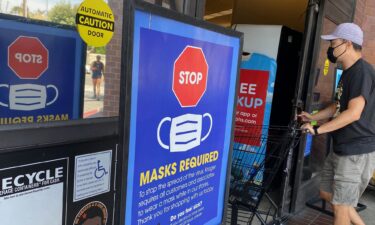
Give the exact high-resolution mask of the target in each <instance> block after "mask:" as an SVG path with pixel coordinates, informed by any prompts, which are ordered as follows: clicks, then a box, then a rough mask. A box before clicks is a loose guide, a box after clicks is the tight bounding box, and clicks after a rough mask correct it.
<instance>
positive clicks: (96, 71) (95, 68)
mask: <svg viewBox="0 0 375 225" xmlns="http://www.w3.org/2000/svg"><path fill="white" fill-rule="evenodd" d="M100 60H101V57H100V55H97V56H96V61H94V62H93V63H92V64H91V71H92V73H91V78H92V85H93V89H94V90H93V91H94V95H93V98H94V99H97V100H98V101H99V100H100V85H101V83H102V78H103V74H104V64H103V62H102V61H100Z"/></svg>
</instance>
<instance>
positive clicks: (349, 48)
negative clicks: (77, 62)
mask: <svg viewBox="0 0 375 225" xmlns="http://www.w3.org/2000/svg"><path fill="white" fill-rule="evenodd" d="M322 39H324V40H327V41H330V47H329V49H328V51H327V56H328V59H329V60H330V61H331V62H332V63H336V62H337V63H340V64H342V66H343V69H344V71H343V74H342V76H341V79H340V81H339V85H338V88H337V93H336V98H335V103H333V104H331V105H330V106H328V107H327V108H325V109H323V110H321V111H320V112H319V113H316V114H314V115H310V114H309V113H306V112H303V113H302V114H301V115H299V116H300V117H302V119H303V121H305V122H310V121H315V120H317V121H320V120H326V119H329V118H333V119H332V120H330V121H329V122H326V123H323V124H322V125H321V126H320V127H319V126H311V125H310V123H306V124H304V125H303V126H302V129H303V130H305V131H306V132H309V133H311V134H313V135H319V134H324V133H331V134H332V138H333V152H330V154H329V155H328V157H327V159H326V162H325V165H324V168H323V170H322V179H321V186H320V196H321V198H322V199H324V200H326V201H328V202H330V203H332V206H333V211H334V215H335V218H334V224H335V225H350V223H353V224H355V225H359V224H361V225H362V224H365V223H364V222H363V220H362V219H361V218H360V216H359V215H358V213H357V212H356V210H355V209H354V207H355V206H357V204H358V200H359V198H360V197H361V195H362V194H363V192H364V191H365V189H366V187H367V185H368V183H369V181H370V179H371V176H372V172H373V171H374V166H375V163H374V162H375V113H374V112H375V91H374V88H375V71H374V69H373V67H372V66H371V65H370V64H369V63H367V62H366V61H365V60H364V59H362V54H361V50H362V43H363V32H362V30H361V28H360V27H359V26H357V25H356V24H353V23H344V24H340V25H339V26H338V27H337V28H336V30H335V31H334V32H333V33H332V34H330V35H323V36H322Z"/></svg>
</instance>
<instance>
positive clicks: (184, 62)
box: [172, 46, 208, 107]
mask: <svg viewBox="0 0 375 225" xmlns="http://www.w3.org/2000/svg"><path fill="white" fill-rule="evenodd" d="M207 76H208V64H207V61H206V57H205V56H204V53H203V51H202V49H201V48H197V47H193V46H186V48H185V49H184V50H183V51H182V53H181V54H180V55H179V56H178V58H177V59H176V61H175V62H174V68H173V84H172V90H173V92H174V94H175V95H176V97H177V100H178V102H179V103H180V105H181V106H182V107H195V106H197V104H198V102H199V100H200V99H201V98H202V96H203V95H204V93H205V92H206V88H207Z"/></svg>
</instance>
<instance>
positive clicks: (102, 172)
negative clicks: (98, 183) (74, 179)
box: [94, 160, 108, 179]
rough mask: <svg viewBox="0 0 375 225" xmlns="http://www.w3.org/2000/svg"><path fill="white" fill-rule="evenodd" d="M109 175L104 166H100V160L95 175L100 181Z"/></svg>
mask: <svg viewBox="0 0 375 225" xmlns="http://www.w3.org/2000/svg"><path fill="white" fill-rule="evenodd" d="M107 174H108V172H107V171H106V170H105V168H103V166H102V165H100V160H98V167H97V168H96V169H95V173H94V175H95V177H96V179H100V178H102V177H104V176H105V175H107Z"/></svg>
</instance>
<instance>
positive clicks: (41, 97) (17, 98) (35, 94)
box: [0, 84, 59, 111]
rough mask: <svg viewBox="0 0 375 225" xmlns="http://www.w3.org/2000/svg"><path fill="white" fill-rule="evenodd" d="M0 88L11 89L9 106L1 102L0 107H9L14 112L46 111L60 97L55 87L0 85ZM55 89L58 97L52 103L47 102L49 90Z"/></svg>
mask: <svg viewBox="0 0 375 225" xmlns="http://www.w3.org/2000/svg"><path fill="white" fill-rule="evenodd" d="M0 88H9V104H6V103H3V102H0V106H4V107H7V108H8V107H9V108H10V109H12V110H20V111H32V110H37V109H44V108H45V107H46V106H49V105H52V104H53V103H54V102H55V101H56V100H57V98H58V97H59V91H58V90H57V88H56V87H55V86H54V85H47V86H42V85H36V84H18V85H8V84H0ZM48 88H52V89H54V91H55V93H56V95H55V97H54V98H53V99H52V101H50V102H47V89H48Z"/></svg>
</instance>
